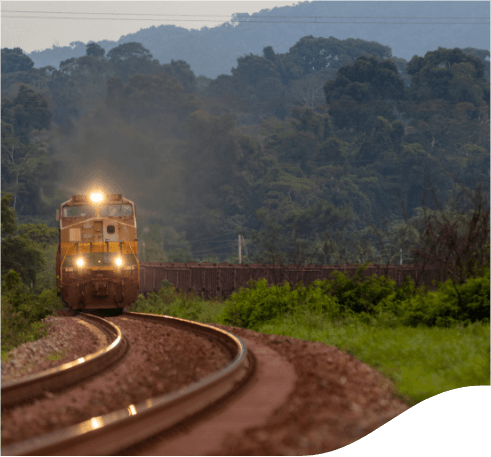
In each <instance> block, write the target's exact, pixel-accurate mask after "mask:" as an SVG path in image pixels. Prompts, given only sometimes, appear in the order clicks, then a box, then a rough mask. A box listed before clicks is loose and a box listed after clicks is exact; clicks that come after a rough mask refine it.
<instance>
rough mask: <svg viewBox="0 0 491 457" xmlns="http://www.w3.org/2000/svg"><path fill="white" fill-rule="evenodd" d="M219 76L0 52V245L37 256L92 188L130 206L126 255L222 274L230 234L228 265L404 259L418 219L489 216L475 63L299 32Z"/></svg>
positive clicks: (140, 52)
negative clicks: (61, 215) (66, 208)
mask: <svg viewBox="0 0 491 457" xmlns="http://www.w3.org/2000/svg"><path fill="white" fill-rule="evenodd" d="M231 73H232V74H231V75H220V76H218V77H217V78H216V79H210V78H207V77H205V76H202V75H200V76H196V75H195V74H194V72H193V71H192V69H191V68H190V66H189V65H188V64H187V63H186V62H185V61H182V60H172V61H171V62H170V63H165V64H161V63H160V62H159V61H158V60H156V59H154V58H153V56H152V55H151V54H150V52H149V51H148V50H147V49H146V48H144V47H143V46H142V45H141V44H140V43H136V42H131V43H124V44H121V45H119V46H117V47H115V48H113V49H111V50H110V51H108V52H107V53H106V52H105V50H104V49H103V48H102V47H101V46H99V45H98V44H96V43H93V42H92V43H89V44H88V45H87V46H86V55H85V56H82V57H78V58H70V59H68V60H65V61H62V62H60V64H59V68H54V67H52V66H48V67H43V68H34V64H33V61H32V60H31V59H30V58H29V57H28V56H27V55H26V54H25V53H23V51H22V50H21V49H19V48H15V49H7V48H4V49H2V156H1V157H2V176H1V178H2V196H3V197H4V198H3V199H2V206H4V200H5V204H6V205H7V201H9V202H10V203H8V205H10V208H11V209H12V210H13V211H15V215H16V217H17V220H18V223H19V224H20V225H19V227H20V229H19V230H17V231H16V232H11V233H10V234H9V232H8V231H5V232H4V230H3V228H2V238H4V236H6V237H10V238H12V239H11V240H10V241H8V242H13V241H12V240H13V238H14V237H13V233H15V234H16V236H17V237H23V238H24V239H25V240H27V241H29V242H34V243H38V244H37V246H38V248H39V249H40V250H41V251H42V249H41V248H40V247H39V246H40V245H39V241H40V239H43V240H44V241H46V242H47V239H50V240H51V242H56V236H57V233H55V231H53V230H55V229H54V227H56V221H55V217H54V214H55V209H56V208H58V207H59V205H60V204H61V202H63V201H65V200H66V199H68V198H70V197H71V195H72V194H75V193H81V192H84V191H85V190H86V189H87V188H88V186H90V185H94V183H98V184H99V185H103V186H105V189H106V190H107V191H112V192H121V193H123V194H124V195H125V196H126V197H127V198H130V199H132V200H134V201H135V203H136V205H137V216H138V223H139V232H140V233H139V239H140V240H141V241H144V242H145V247H146V249H145V253H144V255H143V260H148V261H181V262H185V261H193V260H194V261H205V260H206V261H212V262H223V261H227V262H237V245H238V241H237V235H238V234H242V235H243V237H244V238H245V245H244V246H243V258H244V259H243V260H244V261H245V262H265V263H266V262H272V261H275V262H278V263H323V264H340V263H365V262H372V263H387V262H390V263H399V262H400V259H401V257H400V256H401V249H402V259H403V262H404V263H408V262H412V261H414V255H413V251H414V250H415V249H417V248H419V247H421V236H422V234H423V233H424V230H425V229H426V228H427V226H428V221H429V220H430V219H432V218H433V219H434V220H442V218H444V219H445V220H447V221H449V220H450V221H456V220H457V219H458V218H459V217H460V218H462V217H464V218H465V217H466V214H467V215H468V211H469V210H471V209H472V208H474V207H475V206H476V205H478V206H479V205H480V207H481V208H483V209H486V208H488V205H489V52H488V51H486V50H480V49H472V48H466V49H459V48H455V49H444V48H438V49H436V50H432V51H429V52H427V53H426V54H425V55H424V56H416V55H415V56H414V57H413V58H412V59H411V60H410V61H409V62H408V61H406V60H404V59H402V58H398V57H395V56H393V55H392V51H391V48H390V47H389V46H386V45H383V44H380V43H377V42H373V41H372V42H368V41H364V40H361V39H345V40H338V39H336V38H333V37H330V38H322V37H319V38H316V37H313V36H305V37H303V38H302V39H300V40H299V41H298V42H297V43H296V44H295V45H294V46H292V47H291V48H290V49H289V51H288V52H286V53H283V54H282V53H276V52H275V50H274V49H273V48H272V47H271V46H265V47H264V49H263V52H262V54H261V55H254V54H249V55H244V56H242V57H240V58H238V59H237V65H236V67H234V68H233V69H232V72H231ZM2 224H3V222H2ZM41 232H42V233H41ZM29 234H30V235H31V236H30V237H29V236H28V235H29ZM43 237H44V238H43ZM45 238H46V239H45ZM27 241H26V242H27ZM4 244H5V242H4V240H3V239H2V257H3V260H2V273H4V272H6V271H8V269H9V268H10V267H12V266H13V265H14V263H15V262H14V260H12V261H10V260H9V256H8V254H7V253H5V257H4V252H3V251H4V249H3V246H4ZM7 244H8V243H7ZM48 244H49V243H48ZM26 249H27V248H26ZM26 252H27V251H26ZM49 255H51V254H49ZM41 257H42V256H41ZM34 270H39V268H38V267H34ZM21 273H22V276H23V278H24V279H25V280H27V277H30V279H29V280H28V281H30V282H32V283H33V284H34V283H35V275H34V274H33V273H32V274H28V273H27V272H25V271H22V272H21ZM40 274H41V275H42V273H40ZM46 274H48V273H46Z"/></svg>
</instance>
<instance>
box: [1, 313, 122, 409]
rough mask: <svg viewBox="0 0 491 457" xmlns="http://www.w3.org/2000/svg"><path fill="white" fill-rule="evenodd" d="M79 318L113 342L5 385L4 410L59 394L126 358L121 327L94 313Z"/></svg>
mask: <svg viewBox="0 0 491 457" xmlns="http://www.w3.org/2000/svg"><path fill="white" fill-rule="evenodd" d="M78 317H79V318H81V319H83V320H85V321H86V322H89V323H91V324H94V325H95V326H96V327H97V328H98V329H99V330H102V331H103V332H104V333H105V334H106V335H107V336H108V338H109V341H111V343H110V344H109V345H108V346H106V347H104V348H102V349H100V350H99V351H97V352H95V353H93V354H90V355H87V356H85V357H80V358H78V359H77V360H73V361H72V362H68V363H65V364H63V365H61V366H59V367H56V368H51V369H49V370H46V371H42V372H40V373H35V374H32V375H27V376H24V377H22V378H20V379H16V380H14V381H9V382H5V383H2V408H9V407H12V406H15V405H16V404H18V403H22V402H24V401H28V400H33V399H35V398H37V397H39V396H40V395H43V394H44V393H45V392H47V391H48V392H52V391H57V390H61V389H63V388H65V387H68V386H70V385H73V384H76V383H78V382H80V381H82V380H84V379H86V378H88V377H89V376H91V375H93V374H96V373H100V372H101V371H102V370H104V369H106V368H107V367H109V366H110V365H112V364H113V363H114V362H116V361H117V360H119V359H120V358H121V357H122V356H123V355H124V353H125V351H126V348H127V342H126V340H125V338H123V336H122V334H121V331H120V330H119V328H118V327H116V326H115V325H114V324H112V323H111V322H108V321H106V320H104V319H102V318H100V317H96V316H93V315H90V314H84V315H79V316H78Z"/></svg>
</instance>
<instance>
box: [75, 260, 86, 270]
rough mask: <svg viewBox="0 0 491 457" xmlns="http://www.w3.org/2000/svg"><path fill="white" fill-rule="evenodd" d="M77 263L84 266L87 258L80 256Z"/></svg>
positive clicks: (80, 266)
mask: <svg viewBox="0 0 491 457" xmlns="http://www.w3.org/2000/svg"><path fill="white" fill-rule="evenodd" d="M76 263H77V267H79V268H82V267H83V266H84V265H85V260H84V259H83V257H79V258H78V259H77V262H76Z"/></svg>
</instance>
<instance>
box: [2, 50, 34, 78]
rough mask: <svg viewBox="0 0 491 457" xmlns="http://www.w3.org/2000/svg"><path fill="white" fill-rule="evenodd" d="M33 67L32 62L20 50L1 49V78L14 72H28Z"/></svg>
mask: <svg viewBox="0 0 491 457" xmlns="http://www.w3.org/2000/svg"><path fill="white" fill-rule="evenodd" d="M33 66H34V62H33V61H32V59H31V58H30V57H29V56H27V55H25V54H24V52H23V51H22V49H21V48H13V49H9V48H3V49H2V76H3V75H6V74H7V73H13V72H16V71H29V70H30V69H31V68H32V67H33ZM2 79H3V78H2Z"/></svg>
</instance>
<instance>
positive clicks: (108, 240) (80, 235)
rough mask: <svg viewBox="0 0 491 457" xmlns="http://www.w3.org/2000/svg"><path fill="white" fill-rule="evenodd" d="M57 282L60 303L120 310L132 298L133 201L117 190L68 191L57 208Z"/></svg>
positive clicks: (136, 280) (135, 270)
mask: <svg viewBox="0 0 491 457" xmlns="http://www.w3.org/2000/svg"><path fill="white" fill-rule="evenodd" d="M56 220H57V221H59V224H60V225H59V232H60V238H59V244H58V251H57V253H56V285H57V287H58V290H59V294H60V295H61V297H62V300H63V303H64V305H65V306H68V307H70V308H72V309H75V310H80V309H103V308H104V309H107V308H113V309H115V310H119V311H116V313H118V312H122V311H123V309H124V308H127V307H129V306H130V305H131V304H132V303H133V302H134V301H135V300H136V298H137V294H138V289H139V287H140V268H139V263H138V257H137V250H138V244H137V235H136V215H135V205H134V203H133V202H131V201H130V200H127V199H126V198H123V196H122V194H109V195H104V194H103V193H101V192H96V193H92V194H90V195H73V196H72V198H71V199H70V200H68V201H66V202H64V203H63V204H62V205H61V209H59V210H56Z"/></svg>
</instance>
